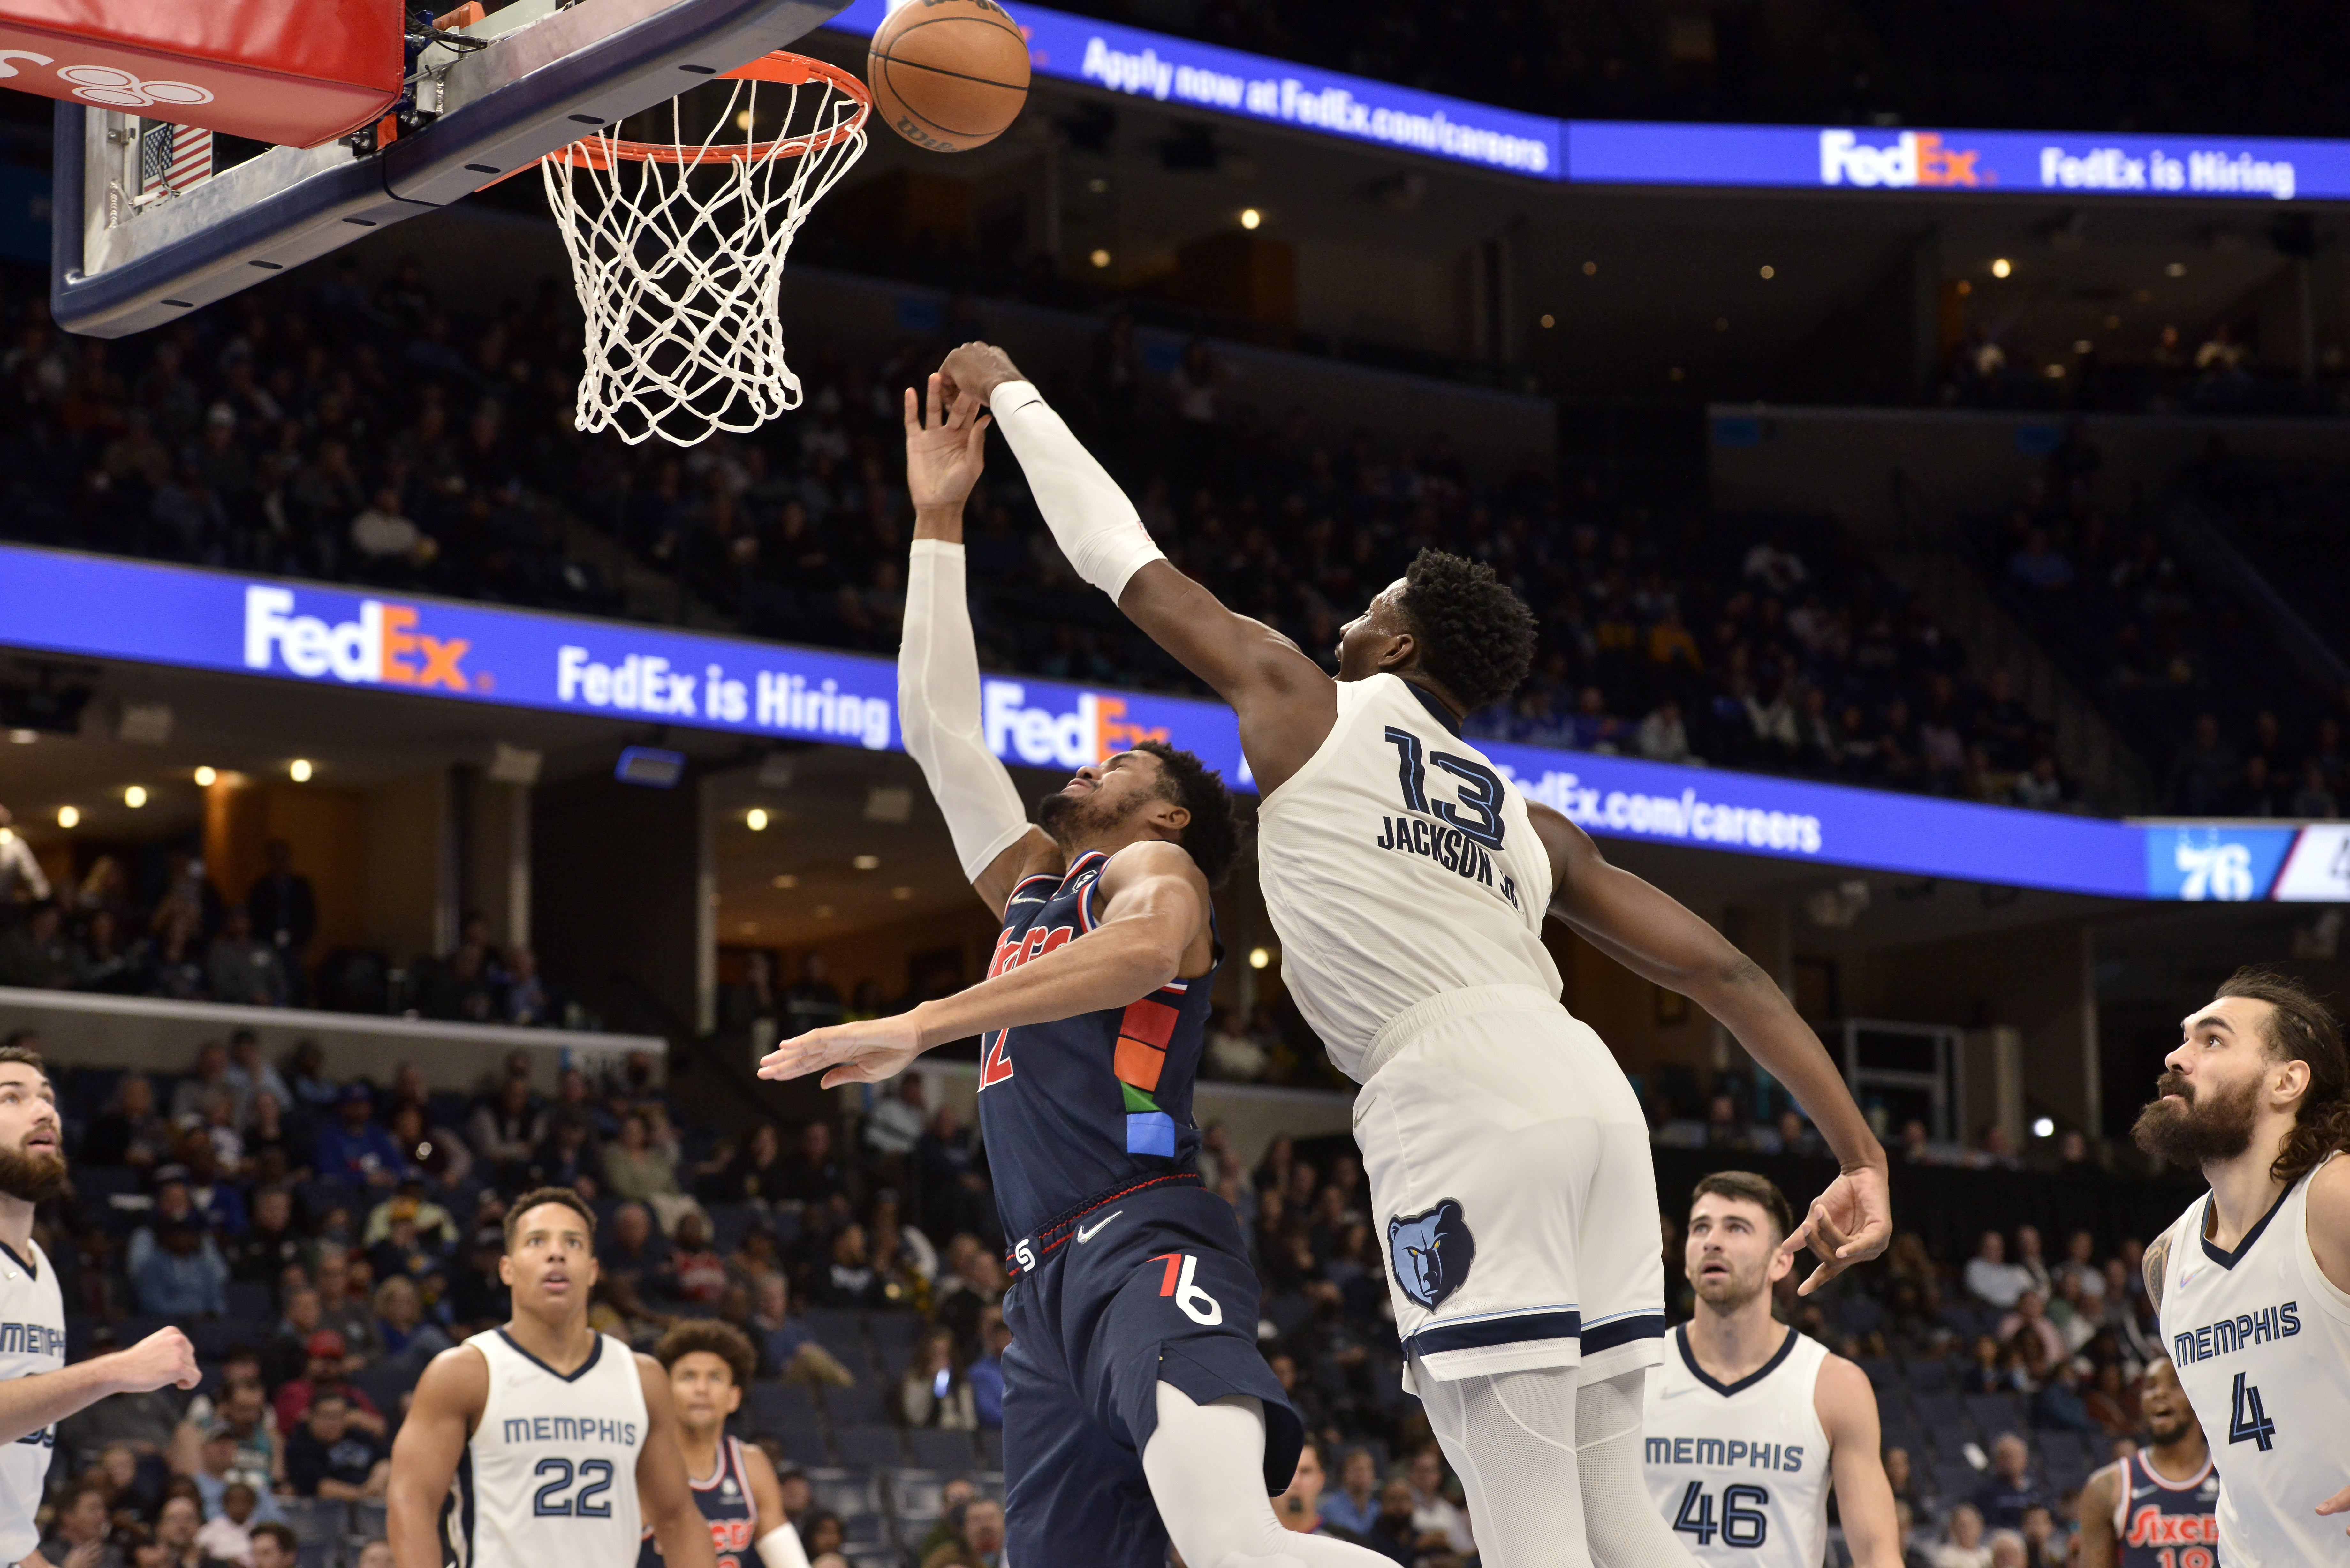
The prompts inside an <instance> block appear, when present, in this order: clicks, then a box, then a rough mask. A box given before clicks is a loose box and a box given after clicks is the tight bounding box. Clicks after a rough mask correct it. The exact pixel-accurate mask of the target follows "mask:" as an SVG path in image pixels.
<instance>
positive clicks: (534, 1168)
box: [530, 1106, 604, 1193]
mask: <svg viewBox="0 0 2350 1568" xmlns="http://www.w3.org/2000/svg"><path fill="white" fill-rule="evenodd" d="M592 1125H593V1124H592V1123H591V1122H590V1120H589V1117H588V1114H587V1112H586V1111H585V1110H582V1109H578V1108H576V1107H571V1106H566V1107H564V1108H562V1109H560V1110H557V1111H556V1112H555V1113H554V1116H553V1118H552V1120H551V1122H550V1123H549V1126H550V1127H551V1128H552V1130H551V1131H550V1132H549V1133H548V1134H547V1137H546V1142H544V1143H542V1144H540V1145H539V1146H538V1147H537V1149H536V1151H535V1152H534V1153H533V1154H532V1156H531V1161H530V1182H531V1185H532V1186H534V1187H568V1188H570V1189H573V1190H575V1191H585V1192H587V1193H593V1192H596V1191H597V1190H598V1189H600V1188H601V1186H602V1180H603V1168H604V1167H603V1162H602V1161H601V1160H599V1159H598V1158H597V1157H596V1146H595V1144H594V1143H593V1142H592V1141H591V1140H590V1138H589V1135H588V1129H589V1127H591V1126H592ZM583 1183H584V1184H585V1185H584V1187H583V1185H582V1184H583Z"/></svg>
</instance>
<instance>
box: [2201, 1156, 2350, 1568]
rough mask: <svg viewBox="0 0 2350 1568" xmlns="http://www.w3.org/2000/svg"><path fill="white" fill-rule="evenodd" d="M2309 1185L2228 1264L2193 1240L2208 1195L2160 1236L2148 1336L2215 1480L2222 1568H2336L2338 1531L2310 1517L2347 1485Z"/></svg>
mask: <svg viewBox="0 0 2350 1568" xmlns="http://www.w3.org/2000/svg"><path fill="white" fill-rule="evenodd" d="M2326 1158H2328V1159H2339V1158H2343V1157H2342V1156H2341V1155H2339V1154H2334V1155H2329V1156H2327V1157H2326ZM2320 1168H2323V1167H2322V1166H2321V1167H2320ZM2315 1174H2316V1173H2315V1172H2314V1171H2313V1172H2311V1173H2310V1176H2314V1175H2315ZM2310 1176H2304V1177H2303V1178H2302V1179H2300V1180H2299V1181H2296V1182H2294V1183H2293V1186H2292V1187H2290V1188H2288V1189H2286V1190H2285V1194H2284V1196H2283V1197H2282V1198H2280V1199H2277V1202H2276V1206H2275V1207H2274V1208H2272V1209H2271V1210H2269V1211H2268V1213H2267V1215H2266V1216H2265V1217H2264V1218H2262V1220H2261V1221H2260V1223H2259V1224H2257V1225H2254V1226H2253V1227H2252V1228H2251V1230H2250V1231H2247V1232H2245V1235H2244V1239H2243V1240H2242V1241H2240V1242H2238V1243H2237V1245H2236V1250H2235V1251H2232V1252H2223V1251H2220V1249H2219V1248H2218V1247H2216V1246H2214V1245H2212V1244H2211V1242H2210V1241H2209V1240H2208V1239H2207V1231H2208V1227H2209V1222H2210V1212H2211V1199H2210V1194H2209V1193H2206V1194H2205V1195H2204V1196H2203V1197H2201V1198H2199V1199H2196V1200H2195V1201H2194V1202H2192V1203H2190V1204H2189V1205H2188V1206H2187V1212H2186V1213H2184V1214H2181V1215H2180V1216H2179V1217H2178V1220H2175V1221H2173V1222H2172V1224H2171V1227H2170V1229H2169V1230H2168V1231H2165V1232H2164V1233H2163V1234H2164V1239H2165V1240H2166V1241H2168V1243H2169V1246H2168V1255H2167V1257H2166V1258H2165V1260H2164V1263H2163V1285H2162V1337H2163V1342H2164V1344H2165V1345H2167V1346H2168V1349H2169V1351H2170V1359H2171V1364H2172V1365H2173V1366H2176V1367H2177V1368H2178V1383H2179V1386H2180V1387H2182V1388H2184V1389H2186V1390H2187V1397H2188V1399H2189V1402H2190V1403H2192V1404H2193V1405H2194V1407H2195V1414H2196V1415H2197V1416H2198V1417H2201V1419H2202V1422H2203V1435H2204V1437H2205V1438H2207V1439H2209V1440H2210V1444H2211V1454H2212V1458H2213V1459H2214V1460H2215V1461H2216V1462H2217V1463H2218V1465H2219V1467H2220V1508H2219V1519H2220V1562H2222V1563H2226V1564H2227V1565H2228V1568H2311V1565H2314V1564H2320V1563H2334V1564H2344V1565H2350V1536H2345V1535H2344V1534H2343V1531H2342V1526H2343V1521H2342V1520H2341V1519H2340V1518H2338V1517H2336V1518H2331V1519H2324V1518H2320V1517H2319V1516H2318V1515H2317V1513H2316V1512H2315V1509H2316V1507H2317V1505H2318V1504H2319V1503H2321V1502H2324V1501H2325V1500H2326V1499H2327V1498H2329V1497H2332V1496H2333V1495H2334V1493H2335V1492H2337V1491H2339V1490H2342V1487H2343V1484H2344V1483H2345V1481H2350V1294H2345V1293H2343V1292H2341V1291H2339V1290H2336V1289H2335V1288H2334V1282H2332V1281H2330V1280H2328V1279H2327V1278H2326V1277H2325V1276H2324V1274H2323V1273H2322V1272H2319V1270H2318V1267H2317V1259H2316V1256H2315V1255H2314V1253H2313V1252H2311V1251H2310V1248H2309V1182H2310Z"/></svg>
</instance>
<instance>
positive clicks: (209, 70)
mask: <svg viewBox="0 0 2350 1568" xmlns="http://www.w3.org/2000/svg"><path fill="white" fill-rule="evenodd" d="M402 31H403V28H402V26H401V19H400V0H0V71H5V73H6V74H5V75H0V87H6V88H16V89H17V90H19V91H22V92H32V93H39V94H41V95H42V96H43V97H45V98H57V99H67V100H68V101H69V102H75V103H83V104H88V105H89V106H91V107H92V108H96V109H120V110H122V111H124V112H126V113H133V114H140V115H145V116H147V117H149V118H151V119H167V120H170V121H172V123H173V124H175V125H200V126H203V127H204V128H206V129H207V130H224V131H227V132H229V133H231V134H232V135H236V136H250V137H254V138H255V139H257V140H263V141H274V142H277V143H280V144H282V145H285V146H289V147H315V146H317V144H318V143H319V142H322V141H327V140H331V139H333V138H335V137H338V136H342V135H345V134H348V132H350V131H353V130H358V129H359V127H361V126H363V125H365V124H367V123H368V122H369V121H370V120H372V119H376V118H378V117H379V116H380V115H381V114H382V113H383V112H384V111H385V110H386V109H389V108H390V107H391V105H392V104H393V103H394V102H395V101H396V100H397V99H399V97H400V73H401V71H402V69H403V68H404V60H403V57H402V54H401V46H400V36H401V33H402Z"/></svg>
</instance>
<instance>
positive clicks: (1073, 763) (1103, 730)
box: [980, 680, 1167, 768]
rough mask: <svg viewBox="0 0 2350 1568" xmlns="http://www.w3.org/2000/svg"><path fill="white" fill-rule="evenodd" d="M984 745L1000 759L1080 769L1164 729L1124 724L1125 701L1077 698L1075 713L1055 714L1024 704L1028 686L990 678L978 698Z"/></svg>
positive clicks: (1161, 735) (1160, 736) (1156, 737)
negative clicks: (983, 727) (980, 696)
mask: <svg viewBox="0 0 2350 1568" xmlns="http://www.w3.org/2000/svg"><path fill="white" fill-rule="evenodd" d="M980 706H981V709H982V722H983V724H984V726H985V728H986V731H987V749H988V750H989V751H991V752H993V753H995V754H996V755H997V756H999V757H1002V758H1003V759H1004V760H1005V761H1006V762H1014V761H1016V762H1022V763H1027V764H1028V765H1029V766H1031V767H1039V768H1044V767H1052V766H1054V765H1055V764H1058V765H1059V766H1061V767H1065V768H1081V767H1084V766H1085V765H1086V764H1087V763H1097V762H1100V761H1101V760H1102V759H1103V758H1105V757H1108V756H1114V755H1116V754H1117V753H1119V752H1123V751H1129V750H1131V749H1132V748H1133V747H1134V746H1135V745H1137V744H1138V743H1139V742H1143V741H1164V740H1166V739H1167V731H1166V730H1165V728H1164V727H1160V728H1157V729H1154V728H1151V727H1150V726H1149V725H1145V724H1137V723H1132V722H1128V720H1127V719H1126V717H1125V714H1126V699H1125V698H1123V697H1102V696H1097V695H1096V694H1094V693H1093V692H1091V691H1085V692H1080V693H1079V694H1078V696H1077V707H1076V711H1075V712H1074V713H1055V712H1054V711H1051V710H1050V709H1047V708H1031V707H1029V706H1028V689H1027V688H1026V687H1025V686H1023V685H1021V684H1020V682H1018V681H1016V680H990V681H988V682H987V684H986V692H985V695H984V696H983V699H982V700H981V704H980Z"/></svg>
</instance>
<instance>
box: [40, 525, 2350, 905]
mask: <svg viewBox="0 0 2350 1568" xmlns="http://www.w3.org/2000/svg"><path fill="white" fill-rule="evenodd" d="M0 644H5V646H8V647H12V648H16V649H25V650H27V651H32V652H42V653H62V654H72V655H78V656H80V657H84V658H90V659H126V660H130V661H131V662H134V663H140V664H155V665H163V666H167V667H172V668H176V669H182V670H213V671H217V672H223V673H229V674H241V675H251V676H255V677H257V678H262V679H267V680H298V681H303V682H306V683H307V684H311V685H322V686H340V687H347V688H349V689H352V690H356V691H390V692H396V693H404V694H408V695H411V696H416V697H424V698H433V699H437V700H441V701H457V702H484V703H491V704H498V705H504V706H507V707H515V708H533V709H538V710H542V711H548V712H558V713H581V714H587V715H591V716H596V715H601V716H605V717H609V718H614V719H620V720H639V719H654V720H659V721H660V722H666V723H671V724H679V725H683V726H686V727H688V728H692V729H702V730H721V731H725V732H731V733H734V734H743V735H765V736H771V737H774V738H775V739H778V740H801V741H816V742H826V743H828V744H832V745H843V746H858V747H861V748H864V749H865V750H868V751H896V750H899V748H900V744H901V736H900V734H899V728H898V676H897V668H896V666H895V665H894V664H893V663H892V662H891V661H890V660H889V659H877V658H874V657H872V656H870V655H863V654H850V653H832V652H827V651H824V650H821V649H806V648H795V647H791V646H787V645H785V644H780V643H771V642H758V641H754V640H752V639H747V638H733V637H712V636H708V635H706V634H702V633H695V632H681V631H671V630H669V629H666V628H660V627H650V626H637V625H632V624H629V623H625V622H619V621H604V620H590V619H587V618H579V617H572V616H557V615H546V614H540V613H537V612H534V611H529V610H516V609H506V608H501V607H493V606H488V605H478V604H464V603H460V602H457V601H453V600H449V599H436V598H426V597H417V596H411V595H395V594H381V593H369V592H363V591H359V590H354V589H350V588H344V587H325V586H321V585H317V584H311V583H296V582H286V581H281V580H273V579H267V578H255V577H245V576H238V575H236V574H234V573H228V572H215V571H208V570H203V569H199V568H195V567H190V566H155V565H151V564H149V563H146V562H139V561H126V560H118V559H112V558H109V557H105V556H81V555H74V554H70V553H68V552H64V551H56V550H40V549H32V548H28V547H26V546H23V545H0ZM981 701H982V704H983V713H982V721H983V729H984V731H985V732H986V735H987V742H988V745H989V747H990V749H992V750H993V752H994V753H995V754H996V755H997V756H999V757H1002V758H1003V760H1004V761H1005V762H1007V763H1015V764H1018V765H1020V766H1024V767H1034V768H1047V769H1071V768H1077V767H1081V766H1083V765H1084V764H1086V763H1090V762H1097V761H1099V760H1100V759H1101V758H1103V757H1105V756H1107V755H1109V754H1110V753H1114V752H1118V751H1121V750H1124V749H1125V748H1127V747H1129V746H1131V745H1133V744H1135V743H1136V742H1139V741H1143V740H1161V741H1166V742H1169V743H1170V744H1172V745H1177V746H1183V747H1187V748H1189V749H1190V750H1191V751H1193V752H1196V753H1199V755H1200V756H1201V758H1202V759H1203V760H1204V761H1205V762H1206V763H1208V765H1210V766H1211V767H1214V768H1218V769H1221V770H1222V772H1223V774H1224V776H1225V777H1226V778H1227V779H1229V780H1231V781H1232V783H1233V784H1235V785H1237V786H1238V787H1240V788H1242V789H1249V790H1253V788H1254V787H1255V785H1254V783H1253V780H1252V779H1251V778H1250V776H1249V772H1248V763H1247V762H1246V761H1245V760H1244V759H1243V757H1242V755H1241V748H1240V731H1239V727H1238V726H1237V724H1236V723H1235V722H1234V721H1233V719H1232V711H1231V710H1229V709H1227V708H1225V707H1224V706H1223V705H1222V704H1221V703H1216V702H1203V701H1196V700H1194V699H1191V698H1184V697H1168V696H1161V695H1158V694H1155V693H1149V692H1140V691H1106V690H1101V689H1098V688H1093V687H1085V686H1077V685H1072V684H1070V683H1069V682H1067V681H1061V680H1031V679H1028V678H1026V677H1013V676H990V677H988V678H987V679H986V680H984V682H983V695H982V699H981ZM1478 745H1479V747H1480V748H1481V749H1482V750H1483V751H1484V752H1485V753H1487V754H1488V755H1489V756H1491V757H1492V759H1493V762H1494V763H1495V765H1496V766H1498V767H1499V768H1500V769H1501V770H1502V771H1503V773H1504V774H1508V775H1509V776H1510V777H1511V778H1512V779H1513V780H1515V781H1516V783H1517V784H1518V785H1519V786H1520V787H1521V788H1522V789H1523V790H1524V791H1525V792H1526V794H1528V795H1529V796H1530V797H1531V798H1533V799H1535V800H1539V801H1542V802H1544V804H1546V805H1551V806H1554V807H1555V808H1557V809H1558V810H1560V811H1562V812H1565V814H1566V815H1568V816H1570V817H1572V818H1573V819H1574V820H1575V821H1576V822H1578V823H1580V824H1582V825H1583V826H1585V827H1586V828H1587V829H1589V830H1590V831H1591V832H1592V833H1594V834H1596V835H1598V836H1602V837H1607V838H1631V839H1646V840H1649V841H1652V842H1663V843H1671V844H1681V845H1686V846H1690V847H1691V848H1700V849H1706V848H1711V849H1731V850H1736V851H1739V852H1740V853H1742V854H1747V855H1767V856H1771V857H1775V858H1779V859H1784V860H1796V861H1810V862H1814V863H1817V864H1821V865H1833V866H1850V867H1861V868H1863V869H1866V870H1876V871H1889V872H1894V873H1897V874H1899V875H1902V876H1911V877H1956V878H1959V879H1961V880H1966V881H1975V882H1992V883H2000V884H2004V885H2007V886H2010V887H2019V888H2046V889H2050V890H2054V891H2060V892H2073V893H2094V894H2102V895H2105V896H2107V897H2111V898H2178V899H2190V900H2192V899H2212V900H2221V901H2239V900H2244V899H2255V898H2283V899H2294V900H2315V901H2324V902H2331V903H2345V902H2350V826H2344V825H2337V824H2321V825H2315V826H2306V827H2290V826H2275V825H2272V824H2250V823H2199V824H2186V825H2178V824H2162V825H2151V826H2148V825H2140V824H2136V823H2125V822H2112V821H2106V820H2104V819H2100V818H2096V817H2082V816H2071V815H2063V814H2060V813H2055V812H2040V811H2019V810H2014V809H2012V808H2009V807H2005V806H1993V805H1971V804H1968V803H1965V802H1960V801H1948V800H1937V799H1934V798H1932V797H1929V796H1924V795H1908V794H1890V793H1887V792H1883V791H1877V790H1864V789H1851V788H1846V787H1845V786H1843V785H1840V784H1813V783H1809V782H1806V781H1804V780H1799V779H1783V778H1775V777H1769V776H1765V775H1762V774H1740V773H1731V772H1727V771H1724V770H1721V769H1714V768H1690V767H1679V766H1675V765H1672V764H1669V763H1649V762H1642V761H1638V760H1637V759H1634V758H1630V757H1616V756H1607V755H1604V754H1601V753H1590V752H1572V751H1565V750H1560V749H1556V748H1552V747H1546V746H1525V745H1515V744H1511V743H1507V742H1482V741H1481V742H1478Z"/></svg>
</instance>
